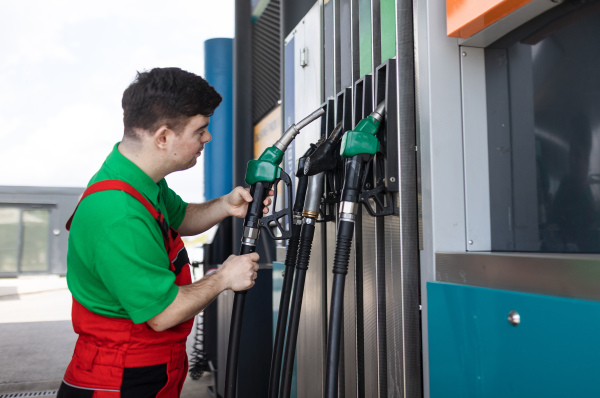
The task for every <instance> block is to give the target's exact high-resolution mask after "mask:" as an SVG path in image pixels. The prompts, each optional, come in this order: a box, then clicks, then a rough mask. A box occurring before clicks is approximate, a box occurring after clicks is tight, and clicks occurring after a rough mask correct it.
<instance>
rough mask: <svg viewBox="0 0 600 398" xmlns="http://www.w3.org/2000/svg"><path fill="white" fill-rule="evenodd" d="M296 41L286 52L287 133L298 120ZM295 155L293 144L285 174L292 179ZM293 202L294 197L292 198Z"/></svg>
mask: <svg viewBox="0 0 600 398" xmlns="http://www.w3.org/2000/svg"><path fill="white" fill-rule="evenodd" d="M294 41H295V39H294V38H292V39H291V40H290V41H289V42H288V43H287V44H286V45H285V50H284V61H283V62H284V79H283V84H284V88H285V90H284V91H285V94H284V97H283V119H284V120H283V130H284V131H286V130H287V129H288V128H290V126H291V125H292V124H294V122H295V119H296V112H295V107H296V101H295V95H296V90H295V87H294V84H295V75H294V59H295V57H294V54H295V51H294V48H295V47H294ZM294 153H295V143H294V141H292V143H291V144H290V145H289V146H288V148H287V151H286V152H285V165H284V166H285V172H286V173H288V174H289V175H290V176H291V177H292V176H293V175H294V167H295V165H296V157H295V155H294ZM295 182H296V179H295V178H293V177H292V192H293V193H292V196H293V195H294V194H295V193H296V190H295V189H294V186H295ZM292 201H293V197H292Z"/></svg>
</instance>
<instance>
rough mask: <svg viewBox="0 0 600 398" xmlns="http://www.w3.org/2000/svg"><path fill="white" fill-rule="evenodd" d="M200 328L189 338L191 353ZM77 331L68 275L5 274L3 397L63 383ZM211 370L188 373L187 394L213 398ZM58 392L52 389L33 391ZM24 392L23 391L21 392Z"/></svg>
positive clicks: (1, 297)
mask: <svg viewBox="0 0 600 398" xmlns="http://www.w3.org/2000/svg"><path fill="white" fill-rule="evenodd" d="M194 335H195V330H194V331H193V332H192V334H191V335H190V338H189V340H188V354H191V353H192V343H193V337H194ZM76 339H77V335H76V334H75V333H74V332H73V328H72V326H71V295H70V293H69V290H68V289H67V284H66V281H65V278H63V277H58V276H54V275H52V276H48V275H46V276H27V277H19V278H0V353H1V355H0V398H2V397H6V396H8V394H10V393H25V392H29V393H32V392H47V391H48V392H52V391H55V390H57V389H58V387H59V386H60V383H61V380H62V377H63V375H64V372H65V369H66V368H67V365H68V364H69V361H70V359H71V355H72V353H73V347H74V346H75V340H76ZM212 385H213V380H212V376H211V374H210V373H207V374H205V375H204V376H202V377H201V378H200V379H199V380H192V378H191V377H189V376H188V378H187V379H186V382H185V384H184V387H183V392H182V395H181V396H182V398H191V397H195V398H208V397H211V395H210V394H209V393H208V391H207V387H208V386H212ZM42 395H43V396H47V397H54V396H55V395H54V394H52V393H48V395H46V394H36V395H33V394H32V395H31V396H42ZM21 396H24V395H21Z"/></svg>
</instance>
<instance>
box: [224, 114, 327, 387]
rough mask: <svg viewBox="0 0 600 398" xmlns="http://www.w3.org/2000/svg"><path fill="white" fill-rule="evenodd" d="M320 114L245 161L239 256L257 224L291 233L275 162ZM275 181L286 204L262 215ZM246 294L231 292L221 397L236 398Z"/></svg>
mask: <svg viewBox="0 0 600 398" xmlns="http://www.w3.org/2000/svg"><path fill="white" fill-rule="evenodd" d="M324 113H325V110H324V109H323V108H319V109H317V110H315V111H314V112H313V113H311V114H310V115H309V116H307V117H306V118H304V119H303V120H301V121H300V122H298V123H297V124H293V125H292V126H290V128H288V129H287V130H286V131H285V132H284V133H283V135H282V136H281V137H280V138H279V140H277V141H276V142H275V144H274V145H273V146H271V147H269V148H267V149H265V151H264V152H263V153H262V154H261V155H260V157H259V158H258V159H257V160H251V161H249V162H248V166H247V168H246V178H245V181H246V183H247V184H248V185H250V195H252V202H251V203H250V204H249V206H248V211H247V213H246V217H245V220H244V231H243V234H242V244H241V247H240V252H239V253H240V255H243V254H249V253H254V252H255V251H256V244H257V242H258V238H259V235H260V227H261V226H262V227H264V228H265V229H266V230H267V232H268V233H269V235H271V237H272V238H274V239H288V238H289V237H290V236H291V232H290V231H286V230H285V229H284V228H283V226H282V224H281V219H283V218H285V217H288V219H289V220H292V217H293V216H292V206H291V198H292V192H291V185H292V181H291V179H290V176H289V175H288V174H287V173H286V172H285V171H283V170H282V169H281V168H280V167H279V166H278V165H279V164H280V163H281V162H282V160H283V156H284V154H285V150H286V149H287V147H288V146H289V145H290V143H291V142H292V141H293V140H294V138H295V137H296V135H298V133H299V132H300V130H302V128H304V127H306V126H307V125H308V124H310V123H311V122H313V121H314V120H316V119H318V118H319V117H321V116H322V115H323V114H324ZM279 181H283V182H284V183H285V185H286V198H287V202H288V203H287V204H286V206H284V209H282V210H280V211H277V212H275V211H274V212H273V214H272V215H270V216H268V217H264V218H263V212H262V209H263V202H264V200H265V199H266V198H267V196H268V194H269V191H270V190H271V188H272V187H274V186H277V184H278V183H279ZM273 202H274V204H273V208H275V205H276V202H277V193H275V196H274V197H273ZM273 225H275V226H276V228H277V229H278V230H279V231H280V232H281V234H280V236H276V235H275V234H274V233H273V231H272V230H271V228H272V227H273ZM246 293H247V292H246V291H242V292H235V295H234V299H233V310H232V314H231V326H230V331H229V348H228V351H227V366H226V370H225V371H226V374H225V398H235V397H236V392H237V368H238V357H239V348H240V334H241V328H242V317H243V313H244V303H245V298H246Z"/></svg>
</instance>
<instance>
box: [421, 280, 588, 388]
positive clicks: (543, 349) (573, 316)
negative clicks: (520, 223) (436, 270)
mask: <svg viewBox="0 0 600 398" xmlns="http://www.w3.org/2000/svg"><path fill="white" fill-rule="evenodd" d="M540 277H542V276H540ZM427 300H428V321H429V326H428V330H429V333H428V340H429V374H430V390H431V398H441V397H443V398H453V397H462V398H464V397H466V398H469V397H486V398H496V397H498V398H500V397H503V398H504V397H511V398H519V397H522V398H531V397H544V398H549V397H561V398H564V397H600V383H599V382H598V377H599V375H600V303H598V302H592V301H583V300H575V299H564V298H558V297H551V296H541V295H534V294H527V293H516V292H508V291H502V290H493V289H484V288H477V287H470V286H461V285H452V284H445V283H438V282H429V283H427ZM511 311H517V312H518V313H519V314H520V316H521V323H520V324H519V325H517V326H513V325H512V324H511V323H509V322H508V314H509V312H511Z"/></svg>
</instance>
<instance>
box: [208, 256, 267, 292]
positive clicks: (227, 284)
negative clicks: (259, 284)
mask: <svg viewBox="0 0 600 398" xmlns="http://www.w3.org/2000/svg"><path fill="white" fill-rule="evenodd" d="M259 259H260V257H259V255H258V253H250V254H244V255H241V256H234V255H231V256H229V258H228V259H227V260H225V262H224V263H223V265H221V267H220V268H219V270H218V271H217V273H218V274H219V276H220V277H221V278H222V281H223V284H224V288H225V289H231V290H233V291H236V292H238V291H240V290H247V289H250V288H251V287H252V286H254V283H255V282H254V281H255V280H256V276H257V274H256V271H258V260H259Z"/></svg>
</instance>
